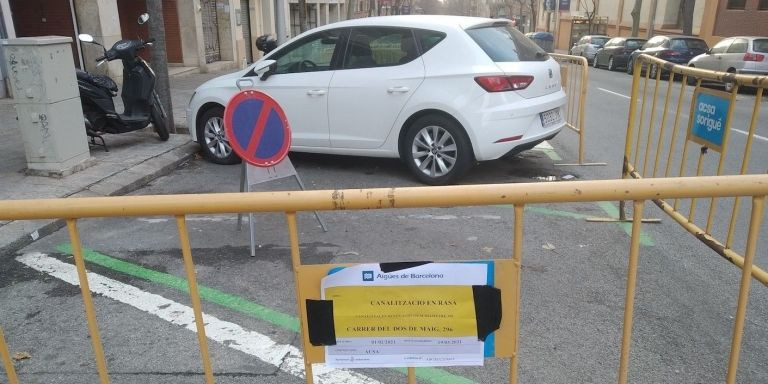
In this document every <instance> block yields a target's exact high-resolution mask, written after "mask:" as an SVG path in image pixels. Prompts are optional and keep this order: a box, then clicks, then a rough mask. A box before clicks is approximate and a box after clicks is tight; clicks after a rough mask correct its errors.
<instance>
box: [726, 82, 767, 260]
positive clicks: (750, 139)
mask: <svg viewBox="0 0 768 384" xmlns="http://www.w3.org/2000/svg"><path fill="white" fill-rule="evenodd" d="M762 101H763V88H759V89H758V90H757V95H755V105H754V106H753V108H752V120H751V121H750V123H749V133H748V135H747V144H746V145H745V146H744V156H743V157H742V159H741V171H740V173H739V174H741V175H744V174H746V173H747V166H749V154H750V153H752V143H754V141H755V140H754V136H755V130H756V129H757V118H758V116H760V105H761V103H762ZM738 211H739V197H738V196H737V197H736V200H735V201H734V202H733V210H732V211H731V223H730V224H729V225H728V235H727V236H726V240H725V247H726V248H731V246H732V245H733V227H734V226H735V225H736V218H737V217H738V215H739V213H738Z"/></svg>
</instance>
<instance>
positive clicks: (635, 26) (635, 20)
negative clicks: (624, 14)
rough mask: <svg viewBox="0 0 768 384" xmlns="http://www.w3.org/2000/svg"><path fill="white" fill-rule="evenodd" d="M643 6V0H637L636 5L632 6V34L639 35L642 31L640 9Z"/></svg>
mask: <svg viewBox="0 0 768 384" xmlns="http://www.w3.org/2000/svg"><path fill="white" fill-rule="evenodd" d="M642 7H643V0H635V7H634V8H632V13H630V14H631V15H632V36H633V37H637V34H638V33H640V9H641V8H642Z"/></svg>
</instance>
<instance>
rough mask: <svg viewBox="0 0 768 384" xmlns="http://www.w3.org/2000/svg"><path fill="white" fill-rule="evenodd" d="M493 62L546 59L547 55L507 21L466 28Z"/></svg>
mask: <svg viewBox="0 0 768 384" xmlns="http://www.w3.org/2000/svg"><path fill="white" fill-rule="evenodd" d="M467 34H469V36H470V37H472V39H473V40H474V41H475V43H477V45H479V46H480V48H482V49H483V51H485V53H486V54H487V55H488V57H490V58H491V60H493V61H494V62H497V63H499V62H517V61H546V60H547V59H548V58H549V55H548V54H547V53H546V52H544V50H543V49H541V48H540V47H539V46H538V45H536V43H534V42H533V41H532V40H531V39H529V38H527V37H525V36H524V35H523V34H522V33H520V31H518V30H517V29H515V28H513V27H512V26H511V25H510V24H509V23H504V24H501V25H500V24H494V25H490V26H482V27H478V28H471V29H467Z"/></svg>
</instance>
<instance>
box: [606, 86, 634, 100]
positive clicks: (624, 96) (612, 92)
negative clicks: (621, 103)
mask: <svg viewBox="0 0 768 384" xmlns="http://www.w3.org/2000/svg"><path fill="white" fill-rule="evenodd" d="M598 89H599V90H601V91H603V92H607V93H610V94H612V95H616V96H621V97H623V98H625V99H632V98H631V97H629V96H627V95H622V94H621V93H617V92H614V91H609V90H607V89H605V88H598Z"/></svg>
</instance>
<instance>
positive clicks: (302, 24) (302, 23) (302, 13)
mask: <svg viewBox="0 0 768 384" xmlns="http://www.w3.org/2000/svg"><path fill="white" fill-rule="evenodd" d="M308 29H309V23H308V20H307V0H299V33H302V32H305V31H306V30H308Z"/></svg>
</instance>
